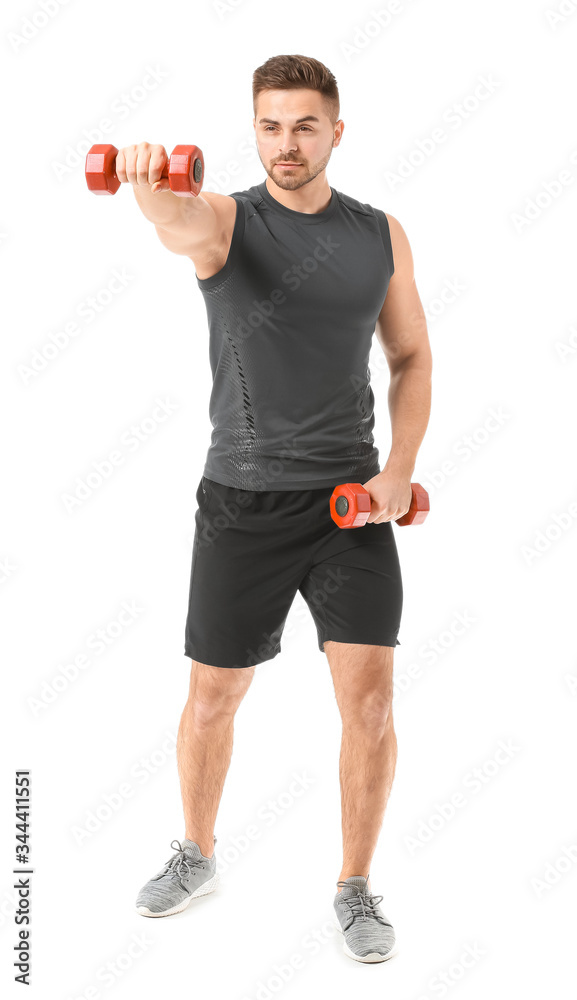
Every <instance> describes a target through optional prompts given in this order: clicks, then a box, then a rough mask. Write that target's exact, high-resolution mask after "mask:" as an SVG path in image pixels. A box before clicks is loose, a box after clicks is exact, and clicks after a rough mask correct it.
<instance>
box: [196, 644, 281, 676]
mask: <svg viewBox="0 0 577 1000" xmlns="http://www.w3.org/2000/svg"><path fill="white" fill-rule="evenodd" d="M280 651H281V648H280V646H276V647H275V648H274V649H272V650H271V651H270V652H268V653H267V654H266V655H264V656H262V657H261V658H260V659H256V658H255V657H254V656H251V657H250V659H251V660H253V661H254V662H253V663H226V664H223V663H215V662H214V660H221V659H227V657H220V656H215V657H212V656H211V655H206V654H205V655H201V654H200V651H199V650H198V649H197V650H195V649H194V647H193V646H192V645H191V644H190V643H186V644H185V646H184V655H185V656H189V657H190V658H191V659H193V660H197V661H198V662H199V663H207V664H208V665H209V666H211V667H219V668H221V669H223V670H235V669H237V670H245V669H246V668H247V667H258V665H259V664H260V663H266V662H267V660H272V659H274V657H275V656H277V655H278V654H279V653H280Z"/></svg>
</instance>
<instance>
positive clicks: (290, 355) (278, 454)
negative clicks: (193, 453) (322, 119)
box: [196, 181, 394, 490]
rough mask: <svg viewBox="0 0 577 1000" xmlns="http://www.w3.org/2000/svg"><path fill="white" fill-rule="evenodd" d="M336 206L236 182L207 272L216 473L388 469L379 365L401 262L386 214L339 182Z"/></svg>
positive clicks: (269, 481) (283, 486)
mask: <svg viewBox="0 0 577 1000" xmlns="http://www.w3.org/2000/svg"><path fill="white" fill-rule="evenodd" d="M331 192H332V197H331V201H330V204H329V206H328V208H326V209H325V211H324V212H317V213H315V214H309V213H306V212H296V211H293V210H292V209H289V208H286V206H284V205H281V203H280V202H279V201H277V200H276V198H273V196H272V195H271V194H270V192H269V191H268V189H267V187H266V184H265V182H264V181H263V182H262V183H261V184H256V185H255V186H254V187H251V188H248V190H246V191H236V192H235V193H234V194H233V195H232V197H233V198H234V199H235V201H236V221H235V225H234V232H233V237H232V243H231V246H230V250H229V254H228V257H227V260H226V262H225V264H224V266H223V267H222V268H221V270H220V271H219V272H218V273H217V274H215V275H213V276H212V277H210V278H204V279H201V278H198V277H197V279H196V280H197V283H198V285H199V288H200V289H201V291H202V294H203V296H204V299H205V303H206V309H207V315H208V324H209V331H210V342H209V357H210V366H211V370H212V378H213V385H212V392H211V396H210V404H209V414H210V420H211V423H212V428H213V429H212V437H211V443H210V447H209V449H208V453H207V456H206V464H205V467H204V475H205V476H206V477H207V478H208V479H212V480H214V481H215V482H217V483H221V484H222V485H224V486H235V487H237V488H238V489H245V490H296V489H314V488H320V487H326V486H337V485H338V484H340V483H346V482H360V483H363V482H366V480H367V479H370V478H371V477H372V476H375V475H377V473H378V472H379V471H380V466H379V460H378V459H379V454H378V449H377V447H376V446H375V444H374V440H373V433H372V431H373V426H374V415H373V403H374V397H373V391H372V389H371V386H370V371H369V367H368V359H369V351H370V348H371V340H372V336H373V333H374V330H375V324H376V321H377V317H378V315H379V312H380V310H381V307H382V305H383V302H384V299H385V295H386V293H387V289H388V285H389V280H390V278H391V277H392V275H393V271H394V263H393V253H392V247H391V239H390V234H389V226H388V222H387V217H386V215H385V213H384V212H383V211H382V210H381V209H378V208H373V207H372V206H371V205H368V204H361V202H359V201H356V200H355V199H354V198H351V197H349V196H348V195H345V194H342V193H341V192H340V191H337V190H335V189H334V188H331Z"/></svg>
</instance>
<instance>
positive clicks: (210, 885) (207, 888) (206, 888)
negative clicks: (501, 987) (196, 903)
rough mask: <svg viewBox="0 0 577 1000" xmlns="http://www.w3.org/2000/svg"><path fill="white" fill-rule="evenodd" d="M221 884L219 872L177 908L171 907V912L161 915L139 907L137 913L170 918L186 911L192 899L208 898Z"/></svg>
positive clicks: (145, 915) (167, 911) (162, 912)
mask: <svg viewBox="0 0 577 1000" xmlns="http://www.w3.org/2000/svg"><path fill="white" fill-rule="evenodd" d="M219 882H220V876H219V874H218V872H217V873H216V874H215V875H213V877H212V878H209V880H208V882H203V883H202V885H199V887H198V889H195V891H194V892H191V894H190V896H185V898H184V899H183V900H181V902H180V903H177V904H176V906H171V907H170V909H169V910H161V911H160V913H155V912H154V911H153V910H149V909H148V907H147V906H137V907H136V912H137V913H140V914H141V915H142V916H143V917H170V916H171V914H173V913H180V912H181V911H182V910H186V907H187V906H188V904H189V903H190V901H191V899H196V898H197V896H206V895H207V893H209V892H214V890H215V889H216V888H217V886H218V884H219Z"/></svg>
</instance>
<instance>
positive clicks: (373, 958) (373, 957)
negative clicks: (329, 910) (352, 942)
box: [333, 918, 399, 962]
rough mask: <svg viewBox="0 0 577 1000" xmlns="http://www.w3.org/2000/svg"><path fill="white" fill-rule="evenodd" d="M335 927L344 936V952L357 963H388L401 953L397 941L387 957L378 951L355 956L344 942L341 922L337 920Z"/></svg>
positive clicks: (344, 941)
mask: <svg viewBox="0 0 577 1000" xmlns="http://www.w3.org/2000/svg"><path fill="white" fill-rule="evenodd" d="M333 922H334V925H335V927H336V929H337V930H338V931H340V932H341V934H342V935H343V951H344V953H345V955H348V956H349V958H354V960H355V962H386V961H387V960H388V959H389V958H394V957H395V955H397V954H398V952H399V947H398V945H397V942H396V941H395V943H394V945H393V947H392V948H391V950H390V951H388V952H387V954H386V955H381V954H380V952H378V951H371V952H370V953H369V954H368V955H355V953H354V951H351V949H350V948H349V946H348V944H347V942H346V940H344V937H345V932H344V931H343V929H342V927H341V925H340V923H339V921H338V920H337V919H336V918H335V919H334V921H333Z"/></svg>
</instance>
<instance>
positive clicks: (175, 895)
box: [136, 837, 219, 917]
mask: <svg viewBox="0 0 577 1000" xmlns="http://www.w3.org/2000/svg"><path fill="white" fill-rule="evenodd" d="M214 843H215V845H216V837H215V838H214ZM175 844H176V847H177V851H176V854H173V855H172V857H171V858H170V859H169V860H168V861H167V862H166V864H165V865H164V867H163V868H162V870H161V871H159V872H158V874H157V875H155V876H154V877H153V878H151V879H150V881H148V882H147V883H146V885H144V886H143V887H142V889H141V890H140V892H139V893H138V897H137V899H136V909H137V911H138V912H139V913H141V914H142V916H143V917H168V916H170V914H171V913H180V911H181V910H184V909H186V907H187V906H188V904H189V903H190V901H191V899H196V897H197V896H205V895H206V894H207V893H208V892H212V891H213V889H216V887H217V885H218V883H219V875H218V874H217V871H216V854H215V852H214V851H213V852H212V857H211V858H205V856H204V854H203V853H202V851H201V850H200V847H199V846H198V844H195V842H194V841H193V840H183V841H182V844H181V843H179V841H178V840H173V841H172V843H171V845H170V846H171V847H174V845H175Z"/></svg>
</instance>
